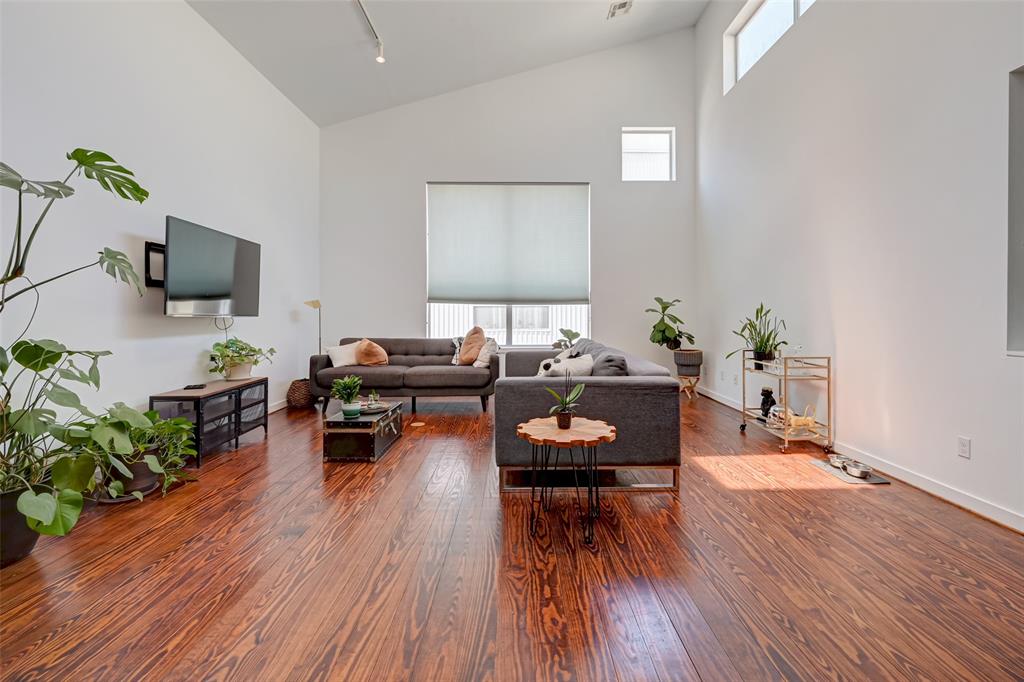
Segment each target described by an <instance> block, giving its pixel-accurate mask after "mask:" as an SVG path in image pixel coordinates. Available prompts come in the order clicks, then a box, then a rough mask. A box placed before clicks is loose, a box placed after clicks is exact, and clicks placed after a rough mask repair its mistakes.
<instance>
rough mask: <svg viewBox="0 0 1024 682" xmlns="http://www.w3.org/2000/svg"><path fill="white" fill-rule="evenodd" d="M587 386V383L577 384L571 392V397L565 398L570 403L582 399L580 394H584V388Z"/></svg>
mask: <svg viewBox="0 0 1024 682" xmlns="http://www.w3.org/2000/svg"><path fill="white" fill-rule="evenodd" d="M584 388H586V384H576V385H575V386H573V387H572V391H570V392H569V397H568V398H566V399H565V401H566V402H568V403H574V402H576V401H577V400H579V399H580V395H582V394H583V389H584Z"/></svg>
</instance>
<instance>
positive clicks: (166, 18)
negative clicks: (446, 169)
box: [0, 1, 319, 407]
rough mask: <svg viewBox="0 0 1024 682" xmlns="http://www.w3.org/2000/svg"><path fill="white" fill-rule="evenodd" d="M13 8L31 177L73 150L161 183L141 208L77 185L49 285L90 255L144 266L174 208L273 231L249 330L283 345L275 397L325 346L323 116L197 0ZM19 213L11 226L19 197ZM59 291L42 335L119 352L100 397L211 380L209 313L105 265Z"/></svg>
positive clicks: (59, 230) (55, 225)
mask: <svg viewBox="0 0 1024 682" xmlns="http://www.w3.org/2000/svg"><path fill="white" fill-rule="evenodd" d="M0 17H2V26H3V33H2V38H3V41H2V42H3V52H2V58H3V72H2V74H3V79H2V97H3V102H2V129H0V140H2V143H3V149H2V154H3V161H5V162H6V163H8V164H9V165H11V166H13V167H14V168H15V169H17V170H19V171H20V172H22V173H23V174H24V175H25V176H27V177H31V178H39V179H44V180H45V179H51V178H62V177H63V176H64V175H65V174H66V173H67V172H68V170H70V167H69V165H68V162H67V161H66V160H65V158H64V154H65V153H66V152H68V151H70V150H72V149H74V148H75V147H86V148H93V149H100V150H103V151H106V152H108V153H110V154H111V155H112V156H114V158H115V159H117V160H118V161H119V162H121V163H123V164H124V165H126V166H127V167H128V168H130V169H132V170H134V171H135V172H136V174H137V176H138V178H139V179H140V181H141V183H142V185H143V186H144V187H146V188H147V189H149V190H150V192H151V197H150V198H149V200H148V201H146V202H145V203H144V204H142V205H141V206H140V205H138V204H132V203H129V202H127V201H123V200H120V199H118V198H116V197H114V196H113V195H111V194H109V193H107V192H105V191H103V190H102V189H100V187H99V186H98V185H96V184H95V183H94V182H92V181H88V180H85V179H84V178H79V179H76V180H75V181H74V182H73V183H72V184H73V185H74V186H75V188H76V189H77V190H78V193H77V194H76V195H75V196H74V197H72V198H70V199H67V200H63V201H60V202H58V203H57V204H56V205H55V206H54V208H53V209H52V211H51V212H50V215H49V217H48V218H47V220H46V223H45V224H44V228H43V230H42V231H41V232H40V236H39V237H38V239H37V243H36V245H35V246H34V248H33V253H32V260H31V261H30V272H29V274H30V275H31V276H32V277H33V278H35V279H37V280H38V279H42V278H44V277H46V276H47V275H49V274H53V273H58V272H61V271H63V270H65V269H67V268H69V267H72V266H75V265H78V264H83V263H86V262H88V261H89V259H90V258H93V257H94V256H93V254H95V252H96V251H98V250H99V249H100V248H102V247H103V246H110V247H112V248H115V249H119V250H123V251H125V252H126V253H127V254H128V255H129V256H130V257H131V259H132V261H133V263H134V264H135V266H136V269H137V270H139V272H140V273H141V271H142V253H143V242H144V241H145V240H147V239H148V240H155V241H161V242H162V241H163V229H164V216H165V215H166V214H173V215H176V216H179V217H182V218H186V219H188V220H192V221H195V222H198V223H201V224H204V225H208V226H210V227H213V228H216V229H220V230H223V231H226V232H230V233H232V234H235V235H238V236H241V237H244V238H247V239H251V240H254V241H258V242H260V243H261V244H262V245H263V252H262V291H261V294H262V299H261V310H260V313H261V314H260V317H259V318H240V319H239V320H238V321H237V324H236V325H235V327H234V329H232V333H237V334H238V335H239V336H241V337H242V338H245V339H246V340H249V341H251V342H253V343H256V344H258V345H262V346H275V347H276V348H277V350H278V356H277V359H276V360H275V361H274V363H273V364H272V365H269V366H266V368H265V369H264V366H262V365H261V366H260V367H259V368H258V372H259V373H264V372H265V373H266V374H267V375H269V376H270V377H271V380H272V381H271V396H270V397H271V401H273V402H277V401H279V400H281V399H282V398H283V397H284V392H285V390H286V389H287V383H288V381H289V380H291V379H294V378H296V377H301V376H304V375H306V373H307V369H306V368H307V367H308V357H309V354H310V353H311V352H312V351H313V350H314V349H315V347H316V338H315V334H316V326H315V325H316V323H315V319H314V318H313V317H312V315H311V314H310V311H308V310H307V309H306V308H304V307H303V306H302V301H303V300H305V299H308V298H313V297H315V296H316V294H317V287H318V286H319V273H318V267H319V265H318V261H317V259H316V257H314V256H311V255H310V254H312V253H315V248H316V243H317V239H318V228H317V221H318V209H319V206H318V195H317V193H318V188H319V185H318V172H319V161H318V154H319V130H318V129H317V127H316V126H315V125H314V124H313V123H312V122H310V121H309V120H308V119H307V118H306V117H305V116H304V115H303V114H302V113H300V112H299V111H298V109H296V108H295V106H294V105H292V104H291V103H290V102H289V101H288V100H287V99H285V97H284V96H283V95H281V94H280V93H279V92H278V91H277V90H276V89H275V88H274V87H273V86H272V85H271V84H270V83H269V82H268V81H267V80H266V79H265V78H263V76H261V75H260V74H259V73H258V72H257V71H256V70H255V69H254V68H253V67H252V66H251V65H250V64H249V63H248V62H246V61H245V59H244V58H242V56H241V55H239V54H238V53H237V52H236V51H235V50H234V49H233V48H232V47H231V46H230V45H229V44H228V43H227V42H226V41H225V40H224V39H223V38H222V37H221V36H220V35H219V34H218V33H217V32H216V31H214V29H213V28H211V27H210V26H209V25H208V24H207V23H206V22H205V21H204V20H203V19H201V18H200V17H199V15H197V14H196V13H195V11H193V10H192V9H191V8H190V7H189V6H188V5H186V4H185V3H184V2H178V1H173V2H144V3H123V2H88V3H78V2H71V3H57V2H32V3H22V2H7V1H5V2H3V3H2V10H0ZM38 206H39V204H38V202H34V203H33V204H32V210H33V215H34V212H35V210H37V208H38ZM3 208H4V213H3V222H4V229H3V231H4V234H5V236H9V235H10V233H11V230H12V229H13V220H14V202H10V201H8V202H6V203H5V204H4V207H3ZM4 246H5V247H7V246H8V243H7V242H5V243H4ZM5 257H6V256H5ZM42 295H43V301H42V304H41V306H40V311H39V315H38V317H37V318H36V322H35V325H34V326H33V327H32V331H31V335H32V336H34V337H36V338H55V339H59V340H61V341H63V342H65V343H67V344H69V345H74V346H78V347H84V348H95V349H104V348H105V349H109V350H112V351H114V355H113V356H112V357H110V358H107V359H106V360H105V361H104V362H103V364H102V376H103V388H102V390H101V391H100V394H99V395H89V396H85V397H87V398H88V404H91V405H93V406H94V407H97V406H101V405H104V404H109V403H110V402H112V401H115V400H122V401H125V402H127V403H129V404H135V405H142V404H143V403H145V401H146V398H147V396H148V395H149V394H151V393H156V392H159V391H166V390H169V389H172V388H177V387H180V386H183V385H185V384H187V383H191V382H197V381H204V380H209V378H210V377H211V375H209V374H207V373H206V363H205V362H204V360H205V354H204V350H206V349H208V348H209V347H210V344H211V343H213V342H214V341H216V340H217V339H218V338H220V334H219V333H218V332H217V331H216V330H215V329H214V328H213V325H212V322H211V321H210V320H200V319H191V320H190V319H170V318H165V317H163V316H162V309H163V290H162V289H150V290H149V291H147V292H146V295H145V297H144V298H142V299H139V298H137V297H136V296H135V295H134V294H133V293H132V292H131V290H130V289H129V288H128V287H126V286H123V285H116V284H114V283H113V282H112V281H111V280H110V279H109V278H108V277H107V276H106V275H105V274H103V273H102V272H100V271H99V270H91V271H86V272H83V273H79V274H77V275H74V276H72V277H69V278H67V279H65V280H63V281H61V282H58V283H55V284H53V285H50V286H48V287H47V288H46V289H44V290H43V294H42ZM29 298H31V297H30V296H23V297H21V299H19V300H18V301H15V303H19V302H21V303H28V299H29ZM25 314H26V307H25V306H24V305H18V306H12V307H10V308H9V309H8V310H7V311H6V312H5V313H4V334H5V338H4V341H5V343H9V342H10V340H11V338H10V337H11V336H13V335H15V334H17V329H16V328H18V327H20V326H21V325H18V324H15V322H16V321H17V320H19V319H21V320H23V319H24V317H25ZM83 395H84V394H83Z"/></svg>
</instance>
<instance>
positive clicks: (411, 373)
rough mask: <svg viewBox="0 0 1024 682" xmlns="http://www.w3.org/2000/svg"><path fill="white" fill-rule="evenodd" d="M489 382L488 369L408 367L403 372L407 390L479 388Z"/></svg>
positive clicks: (437, 366)
mask: <svg viewBox="0 0 1024 682" xmlns="http://www.w3.org/2000/svg"><path fill="white" fill-rule="evenodd" d="M490 381H491V370H490V369H486V368H480V367H472V366H465V365H462V366H458V367H455V366H453V365H432V366H420V367H410V368H409V369H408V370H406V372H405V385H406V386H407V387H408V388H481V387H483V386H486V385H487V384H488V383H489V382H490Z"/></svg>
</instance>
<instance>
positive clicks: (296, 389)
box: [288, 379, 316, 407]
mask: <svg viewBox="0 0 1024 682" xmlns="http://www.w3.org/2000/svg"><path fill="white" fill-rule="evenodd" d="M314 402H316V401H315V400H314V398H313V394H312V393H311V392H310V390H309V379H296V380H295V381H293V382H292V383H291V385H290V386H289V387H288V407H313V403H314Z"/></svg>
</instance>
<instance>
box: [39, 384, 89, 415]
mask: <svg viewBox="0 0 1024 682" xmlns="http://www.w3.org/2000/svg"><path fill="white" fill-rule="evenodd" d="M46 397H47V399H49V401H50V402H51V403H53V404H54V405H60V406H61V407H70V408H72V409H74V410H78V411H79V412H81V413H82V414H84V415H88V416H90V417H94V416H96V415H94V414H93V413H92V412H90V411H89V408H88V407H86V406H85V405H83V404H82V400H81V399H80V398H79V397H78V395H77V394H76V393H75V392H74V391H72V390H70V389H67V388H64V387H63V386H61V385H60V384H51V385H50V387H49V388H48V389H46Z"/></svg>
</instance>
